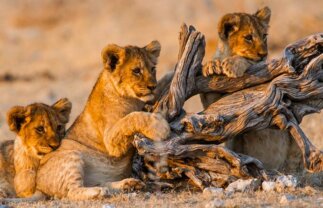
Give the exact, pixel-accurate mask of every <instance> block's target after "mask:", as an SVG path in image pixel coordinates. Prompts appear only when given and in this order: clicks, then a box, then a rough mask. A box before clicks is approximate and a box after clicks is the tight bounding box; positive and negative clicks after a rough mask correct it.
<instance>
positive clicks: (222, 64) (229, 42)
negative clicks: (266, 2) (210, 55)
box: [201, 7, 271, 108]
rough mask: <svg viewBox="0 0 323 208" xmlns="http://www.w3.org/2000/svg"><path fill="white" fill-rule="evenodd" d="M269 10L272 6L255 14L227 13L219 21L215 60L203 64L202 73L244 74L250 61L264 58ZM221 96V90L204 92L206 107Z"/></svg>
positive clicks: (250, 63) (266, 52) (204, 104)
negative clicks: (219, 92) (218, 91)
mask: <svg viewBox="0 0 323 208" xmlns="http://www.w3.org/2000/svg"><path fill="white" fill-rule="evenodd" d="M270 14H271V11H270V9H269V8H268V7H265V8H263V9H260V10H258V11H257V12H256V13H255V14H247V13H231V14H226V15H224V16H223V17H222V19H221V20H220V22H219V23H218V34H219V43H218V47H217V50H216V54H215V57H214V60H212V61H209V62H207V63H206V64H205V65H204V66H203V68H202V74H203V75H204V76H210V75H214V74H224V75H226V76H228V77H232V78H236V77H241V76H243V74H244V73H245V71H246V70H247V69H248V68H249V67H250V66H251V65H253V64H255V63H257V62H260V61H263V60H265V59H266V57H267V54H268V50H267V32H268V28H269V20H270ZM220 97H221V95H220V94H218V93H205V94H202V95H201V100H202V103H203V106H204V108H206V107H208V106H209V105H210V104H212V103H213V102H214V101H216V100H217V99H219V98H220Z"/></svg>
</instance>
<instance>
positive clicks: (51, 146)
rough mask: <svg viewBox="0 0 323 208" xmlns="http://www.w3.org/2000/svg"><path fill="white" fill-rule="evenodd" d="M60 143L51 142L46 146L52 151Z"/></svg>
mask: <svg viewBox="0 0 323 208" xmlns="http://www.w3.org/2000/svg"><path fill="white" fill-rule="evenodd" d="M59 145H60V143H59V142H58V141H52V142H50V143H49V144H48V146H49V147H50V148H52V149H53V150H55V149H57V148H58V147H59Z"/></svg>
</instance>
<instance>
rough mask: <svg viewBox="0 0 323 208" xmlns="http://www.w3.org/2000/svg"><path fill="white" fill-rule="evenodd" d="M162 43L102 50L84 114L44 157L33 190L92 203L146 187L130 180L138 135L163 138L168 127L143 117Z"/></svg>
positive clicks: (156, 119) (150, 116) (149, 115)
mask: <svg viewBox="0 0 323 208" xmlns="http://www.w3.org/2000/svg"><path fill="white" fill-rule="evenodd" d="M159 53H160V44H159V42H157V41H153V42H151V43H150V44H148V45H147V46H145V47H143V48H140V47H136V46H126V47H120V46H117V45H108V46H107V47H106V48H104V49H103V51H102V60H103V65H104V69H103V70H102V72H101V74H100V76H99V78H98V80H97V82H96V84H95V86H94V87H93V90H92V92H91V95H90V96H89V98H88V101H87V103H86V106H85V108H84V110H83V112H82V113H81V114H80V115H79V117H78V118H77V119H76V121H75V122H74V124H73V125H72V126H71V128H70V129H69V130H68V132H67V135H66V136H65V138H64V139H63V141H62V143H61V145H60V147H59V148H58V149H57V150H56V151H54V152H52V153H49V154H47V155H46V156H45V157H44V158H43V159H42V161H41V166H40V167H39V170H38V173H37V190H39V191H41V192H43V193H45V194H47V195H49V196H55V197H58V198H68V199H72V200H86V199H96V198H102V197H107V196H110V195H111V194H113V193H118V192H120V191H123V190H129V189H140V188H142V187H143V186H144V184H143V183H142V182H141V181H140V180H137V179H134V178H129V177H131V170H132V158H133V154H134V147H133V145H132V141H133V136H134V134H136V133H140V134H143V135H145V136H146V137H148V138H151V139H153V140H157V141H158V140H161V139H165V138H167V136H168V134H169V132H170V127H169V125H168V123H167V121H166V120H165V119H164V118H163V117H162V116H161V115H160V114H156V113H147V112H143V111H142V109H143V107H144V106H145V104H146V102H147V101H150V100H152V99H154V89H155V88H156V85H157V81H156V70H155V66H156V64H157V58H158V56H159Z"/></svg>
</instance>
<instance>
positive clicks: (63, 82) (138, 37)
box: [0, 0, 323, 207]
mask: <svg viewBox="0 0 323 208" xmlns="http://www.w3.org/2000/svg"><path fill="white" fill-rule="evenodd" d="M264 5H268V6H269V7H271V9H272V21H271V22H272V23H271V28H270V31H269V45H270V54H271V56H272V57H276V56H278V55H280V53H281V51H282V49H283V47H284V46H286V45H287V44H288V43H290V42H293V41H295V40H297V39H299V38H302V37H304V36H306V35H309V34H312V33H315V32H322V31H320V30H321V29H322V28H323V13H322V8H323V1H320V0H316V1H294V0H285V1H281V0H271V1H269V0H268V1H267V0H254V1H249V0H241V1H234V0H226V1H220V0H219V1H216V0H204V1H194V0H178V1H173V0H158V1H148V0H136V1H135V0H128V1H126V0H120V1H99V0H87V1H79V0H69V1H63V0H43V1H38V0H29V1H24V0H10V1H8V0H0V25H1V30H0V77H1V76H2V75H4V74H5V73H9V74H11V75H13V76H14V77H20V78H19V79H16V80H15V81H12V82H3V81H0V95H1V102H0V138H1V139H7V138H13V134H11V133H10V132H9V130H8V128H7V126H6V123H5V112H6V111H7V110H8V109H9V108H10V107H11V106H13V105H26V104H29V103H31V102H35V101H40V102H46V103H52V102H54V101H55V100H57V99H58V98H60V97H68V98H69V99H70V100H71V101H72V102H73V111H72V119H74V118H75V117H76V115H78V114H79V113H80V111H81V110H82V108H83V106H84V103H85V101H86V99H87V96H88V94H89V92H90V90H91V89H92V86H93V84H94V82H95V79H96V77H97V76H98V73H99V71H100V69H101V60H100V51H101V49H102V48H103V46H104V45H105V44H107V43H117V44H120V45H126V44H135V45H141V46H143V45H145V44H147V43H148V42H150V41H151V40H154V39H158V40H159V41H160V42H161V44H162V53H161V57H160V61H159V65H158V69H157V70H158V71H159V72H158V76H159V77H160V76H161V75H162V74H164V73H165V72H166V71H167V70H169V69H171V68H172V67H173V65H174V63H175V61H176V57H177V35H178V29H179V26H180V25H181V23H182V22H186V23H188V24H192V25H195V26H196V27H197V28H198V30H200V31H202V32H203V33H204V34H205V36H206V40H207V54H206V58H205V60H207V59H210V57H211V56H212V55H213V52H214V49H215V44H216V37H217V35H216V22H217V20H218V19H219V17H220V16H222V15H223V14H225V13H227V12H233V11H245V12H253V11H255V10H256V9H257V8H260V7H262V6H264ZM43 74H49V75H50V77H51V78H50V79H49V78H48V77H47V76H43ZM24 77H29V78H30V77H32V79H29V80H28V79H24ZM0 80H1V79H0ZM185 107H186V109H187V110H188V111H198V110H201V104H200V102H199V99H198V98H197V97H195V98H193V99H192V100H190V101H189V102H188V103H187V104H186V106H185ZM322 115H323V114H322V113H321V114H316V115H311V116H309V117H307V118H305V119H304V122H303V124H302V126H303V128H304V129H305V131H306V133H307V134H308V136H309V138H311V140H312V141H313V143H314V144H315V145H317V146H318V147H319V148H321V149H322V148H323V140H322V137H323V126H322V123H323V116H322ZM300 192H301V191H300ZM322 193H323V192H318V194H314V195H306V194H302V193H299V194H298V195H297V196H298V197H300V201H301V202H299V204H297V203H298V200H296V202H295V203H296V204H297V206H300V207H302V206H303V205H304V206H307V205H309V204H306V203H310V204H311V206H317V205H319V204H320V203H321V204H322V198H321V199H318V198H317V195H320V194H321V196H322ZM272 195H273V196H271V195H268V194H265V193H260V192H259V193H258V192H257V193H255V194H240V195H239V194H237V195H235V196H234V197H233V198H232V199H231V198H229V199H227V200H226V205H228V206H234V205H239V206H249V205H252V206H261V205H264V206H265V205H266V204H267V203H268V204H272V205H273V204H274V205H276V203H277V200H278V198H279V197H280V194H272ZM319 200H321V201H319ZM206 201H207V200H205V199H203V197H202V196H201V194H200V193H191V192H188V191H184V192H180V193H167V194H154V195H152V196H151V198H149V199H145V197H144V195H142V194H139V195H138V199H128V198H127V196H126V195H121V196H118V197H115V198H112V199H109V200H107V201H97V202H85V203H77V204H74V203H70V202H64V201H50V202H45V203H39V204H34V205H33V206H39V207H47V206H55V207H69V206H71V207H73V206H74V207H80V206H84V207H91V206H93V207H100V206H101V205H102V204H104V203H113V204H117V205H119V206H121V207H136V206H137V207H144V206H146V207H156V206H160V207H192V206H194V207H195V206H196V207H199V206H203V205H204V204H205V203H206ZM230 203H233V204H230ZM293 203H294V202H293ZM243 204H245V205H243ZM291 205H293V206H294V204H291ZM15 206H17V207H24V206H25V205H24V204H18V205H15ZM28 206H29V205H28ZM321 206H323V205H321Z"/></svg>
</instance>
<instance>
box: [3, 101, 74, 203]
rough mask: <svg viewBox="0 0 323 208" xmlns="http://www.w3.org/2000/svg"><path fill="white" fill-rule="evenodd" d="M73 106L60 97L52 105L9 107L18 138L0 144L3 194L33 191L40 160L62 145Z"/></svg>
mask: <svg viewBox="0 0 323 208" xmlns="http://www.w3.org/2000/svg"><path fill="white" fill-rule="evenodd" d="M71 108H72V104H71V103H70V102H69V101H68V100H67V99H61V100H59V101H57V102H56V103H54V104H53V105H52V106H48V105H46V104H41V103H34V104H31V105H28V106H26V107H22V106H16V107H13V108H11V109H10V110H9V112H8V114H7V121H8V125H9V128H10V130H11V131H13V132H15V133H16V134H17V138H16V139H15V140H9V141H5V142H2V143H1V144H0V198H5V197H15V196H18V197H29V196H32V195H33V194H34V192H35V190H36V173H37V170H38V167H39V163H40V160H41V158H42V157H43V156H44V155H46V154H48V153H50V152H52V151H53V150H55V149H56V148H57V147H58V146H59V145H60V142H61V139H62V138H63V136H64V135H65V125H66V124H67V122H68V120H69V115H70V112H71Z"/></svg>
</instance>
